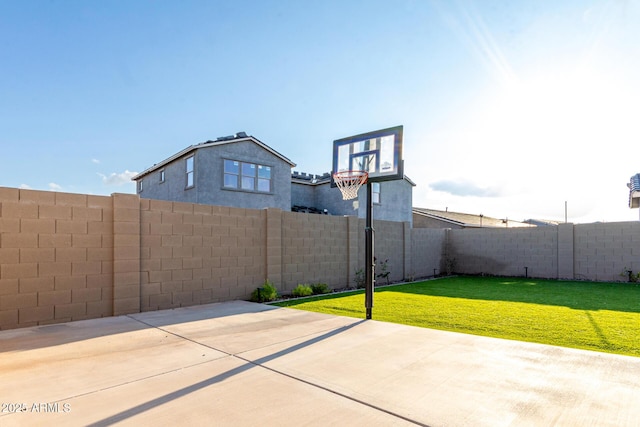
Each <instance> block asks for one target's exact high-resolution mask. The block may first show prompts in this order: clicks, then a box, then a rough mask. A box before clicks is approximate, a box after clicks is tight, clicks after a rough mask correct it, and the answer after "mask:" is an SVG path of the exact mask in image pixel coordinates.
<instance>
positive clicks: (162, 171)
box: [160, 169, 164, 183]
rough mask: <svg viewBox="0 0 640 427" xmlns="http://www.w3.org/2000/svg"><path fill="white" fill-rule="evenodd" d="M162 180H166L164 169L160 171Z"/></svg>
mask: <svg viewBox="0 0 640 427" xmlns="http://www.w3.org/2000/svg"><path fill="white" fill-rule="evenodd" d="M160 182H161V183H163V182H164V169H162V170H161V171H160Z"/></svg>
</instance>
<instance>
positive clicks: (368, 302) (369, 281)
mask: <svg viewBox="0 0 640 427" xmlns="http://www.w3.org/2000/svg"><path fill="white" fill-rule="evenodd" d="M372 187H373V186H372V185H371V182H367V218H366V224H365V229H364V239H365V241H364V243H365V250H364V253H365V255H364V256H365V262H364V265H365V276H364V277H365V297H364V306H365V308H366V310H367V319H371V310H372V308H373V286H374V283H375V277H376V276H375V268H376V265H375V261H374V255H373V243H374V242H373V240H374V239H373V235H374V230H373V190H372Z"/></svg>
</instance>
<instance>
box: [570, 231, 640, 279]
mask: <svg viewBox="0 0 640 427" xmlns="http://www.w3.org/2000/svg"><path fill="white" fill-rule="evenodd" d="M573 231H574V239H575V249H574V254H575V277H576V278H578V279H589V280H600V281H627V280H628V276H626V274H625V270H632V271H633V272H634V273H638V272H639V271H640V222H612V223H596V224H577V225H575V226H574V227H573Z"/></svg>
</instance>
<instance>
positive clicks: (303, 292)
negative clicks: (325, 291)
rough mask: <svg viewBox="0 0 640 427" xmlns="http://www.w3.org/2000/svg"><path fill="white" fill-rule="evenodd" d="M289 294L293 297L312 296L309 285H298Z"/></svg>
mask: <svg viewBox="0 0 640 427" xmlns="http://www.w3.org/2000/svg"><path fill="white" fill-rule="evenodd" d="M291 294H292V295H293V296H294V297H308V296H309V295H313V290H312V289H311V286H309V285H298V286H296V287H295V289H294V290H293V291H291Z"/></svg>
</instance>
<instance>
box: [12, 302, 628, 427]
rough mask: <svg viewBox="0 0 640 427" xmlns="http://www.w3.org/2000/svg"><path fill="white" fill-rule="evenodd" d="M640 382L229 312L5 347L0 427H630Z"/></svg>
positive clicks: (34, 333) (47, 330)
mask: <svg viewBox="0 0 640 427" xmlns="http://www.w3.org/2000/svg"><path fill="white" fill-rule="evenodd" d="M374 317H375V314H374ZM639 378H640V358H634V357H626V356H618V355H612V354H604V353H596V352H590V351H582V350H574V349H566V348H560V347H553V346H548V345H538V344H530V343H523V342H517V341H508V340H500V339H493V338H485V337H477V336H472V335H465V334H458V333H452V332H443V331H437V330H431V329H422V328H416V327H410V326H401V325H394V324H389V323H383V322H377V321H375V320H369V321H363V320H358V319H352V318H347V317H337V316H329V315H323V314H317V313H309V312H304V311H298V310H293V309H285V308H278V307H272V306H267V305H261V304H253V303H248V302H243V301H236V302H229V303H220V304H209V305H203V306H194V307H189V308H181V309H175V310H165V311H155V312H146V313H140V314H134V315H128V316H120V317H112V318H103V319H95V320H86V321H79V322H71V323H63V324H56V325H49V326H38V327H31V328H24V329H15V330H8V331H2V332H0V403H1V404H2V408H1V409H2V412H0V425H2V426H17V425H29V426H38V425H42V426H50V425H65V426H80V425H93V426H106V425H114V424H118V425H138V426H139V425H154V426H158V425H167V426H173V425H223V426H224V425H229V426H231V425H233V426H239V425H240V426H255V425H278V426H282V425H291V426H299V425H307V426H327V425H367V426H389V425H428V426H445V425H446V426H465V425H473V426H547V425H557V426H585V425H594V426H596V425H597V426H618V427H619V426H637V425H638V422H639V421H638V420H640V405H638V397H639V396H640V380H639Z"/></svg>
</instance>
